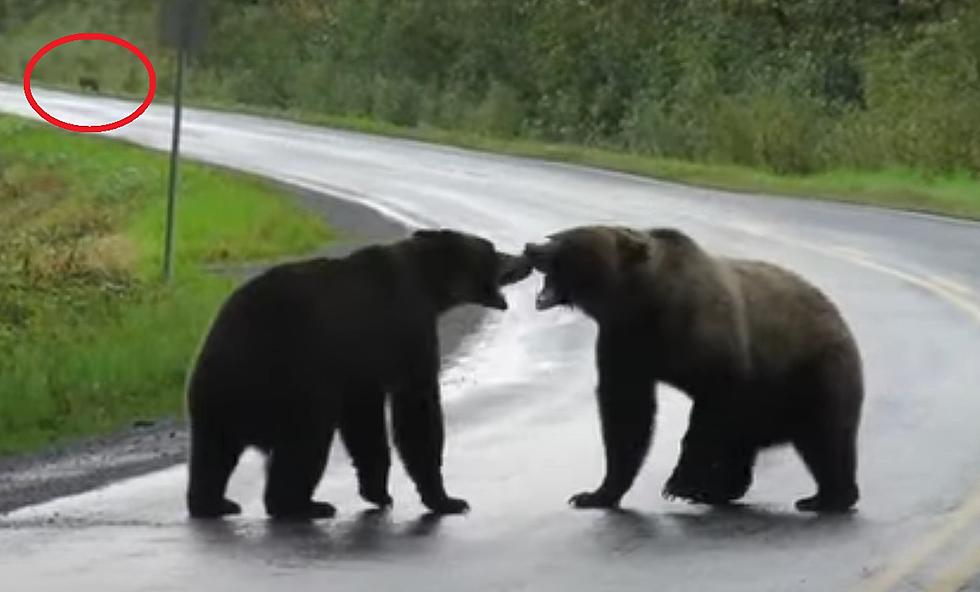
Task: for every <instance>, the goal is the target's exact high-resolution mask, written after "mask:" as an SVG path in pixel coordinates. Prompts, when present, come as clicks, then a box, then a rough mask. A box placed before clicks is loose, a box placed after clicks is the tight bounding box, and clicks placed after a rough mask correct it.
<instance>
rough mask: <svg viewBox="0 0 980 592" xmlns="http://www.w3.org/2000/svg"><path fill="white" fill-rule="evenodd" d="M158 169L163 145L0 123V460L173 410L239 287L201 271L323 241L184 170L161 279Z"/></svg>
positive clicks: (291, 214) (258, 198)
mask: <svg viewBox="0 0 980 592" xmlns="http://www.w3.org/2000/svg"><path fill="white" fill-rule="evenodd" d="M166 172H167V161H166V158H165V157H164V156H163V155H160V154H157V153H153V152H150V151H146V150H142V149H139V148H135V147H131V146H128V145H125V144H121V143H117V142H111V141H107V140H103V139H99V138H93V137H85V136H81V135H79V134H70V133H66V132H61V131H59V130H55V129H52V128H50V127H48V126H41V125H35V124H27V123H25V122H24V121H23V120H19V119H15V118H11V117H0V453H10V452H17V451H23V450H29V449H33V448H36V447H38V446H41V445H45V444H50V443H53V442H59V441H63V440H65V439H70V438H74V437H78V436H83V435H91V434H99V433H105V432H107V431H111V430H114V429H118V428H120V427H122V426H125V425H127V424H128V423H129V422H131V421H133V420H135V419H140V418H155V417H159V416H163V415H172V414H176V413H179V412H180V411H181V407H182V391H183V383H184V377H185V373H186V370H187V367H188V364H189V363H190V361H191V359H192V357H193V353H194V350H195V348H196V346H197V344H198V343H199V341H200V339H201V337H202V335H203V333H204V331H205V330H206V328H207V324H208V322H209V321H210V319H211V317H212V315H213V314H214V312H215V311H216V309H217V307H218V306H219V305H220V303H221V302H222V300H223V299H224V298H225V296H226V295H227V294H228V292H229V291H230V290H231V288H232V286H233V283H232V282H231V281H230V280H228V279H225V278H219V277H215V276H212V275H209V274H207V273H205V272H203V271H202V266H203V265H204V264H213V263H221V262H234V261H244V260H255V259H264V258H269V257H274V256H278V255H284V254H292V253H301V252H305V251H309V250H312V249H313V248H315V247H317V246H319V245H321V244H323V243H324V242H325V241H327V240H329V239H330V237H331V233H330V230H329V229H328V228H327V227H326V226H325V224H323V223H322V222H321V221H320V220H319V219H318V218H315V217H311V216H309V215H308V214H307V213H306V212H304V211H302V210H301V209H300V208H299V206H297V205H296V204H295V203H294V202H293V201H291V200H290V199H289V197H288V196H286V195H285V194H284V193H283V192H282V190H280V189H277V188H275V187H273V186H271V185H269V184H267V183H265V182H263V181H261V180H258V179H255V178H251V177H246V176H243V175H238V174H234V173H230V172H227V171H222V170H216V169H212V168H208V167H204V166H200V165H195V164H189V165H186V166H185V167H183V168H182V193H181V201H180V205H179V212H178V215H179V218H178V224H177V243H176V244H177V255H178V257H177V274H176V277H175V280H174V282H173V283H172V284H171V285H169V286H168V285H164V284H163V283H162V282H161V281H160V279H159V277H160V267H161V251H162V247H161V243H162V234H163V213H164V207H165V204H164V195H165V187H166Z"/></svg>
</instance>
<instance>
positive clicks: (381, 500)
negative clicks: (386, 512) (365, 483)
mask: <svg viewBox="0 0 980 592" xmlns="http://www.w3.org/2000/svg"><path fill="white" fill-rule="evenodd" d="M360 493H361V498H362V499H363V500H364V501H366V502H367V503H369V504H374V505H376V506H378V507H379V508H390V507H391V506H392V505H393V504H394V503H395V500H393V499H392V498H391V495H390V494H389V493H388V492H387V491H386V490H384V489H374V490H368V489H363V488H362V489H361V491H360Z"/></svg>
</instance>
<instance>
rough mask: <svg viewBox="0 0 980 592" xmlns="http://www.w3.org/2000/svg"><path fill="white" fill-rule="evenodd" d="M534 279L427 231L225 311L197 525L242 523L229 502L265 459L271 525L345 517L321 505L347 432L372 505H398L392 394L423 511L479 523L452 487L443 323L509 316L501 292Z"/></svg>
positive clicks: (287, 270)
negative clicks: (245, 474)
mask: <svg viewBox="0 0 980 592" xmlns="http://www.w3.org/2000/svg"><path fill="white" fill-rule="evenodd" d="M530 272H531V268H530V266H529V265H528V264H527V262H526V260H525V259H523V258H520V257H513V256H510V255H505V254H502V253H498V252H497V251H496V250H495V249H494V247H493V245H492V244H491V243H490V242H489V241H486V240H484V239H481V238H478V237H474V236H470V235H466V234H462V233H458V232H453V231H448V230H441V231H431V230H423V231H418V232H416V233H415V234H414V235H412V236H411V237H410V238H407V239H405V240H403V241H401V242H398V243H395V244H393V245H388V246H372V247H368V248H365V249H362V250H360V251H358V252H355V253H354V254H352V255H350V256H348V257H346V258H343V259H314V260H309V261H303V262H299V263H291V264H285V265H280V266H277V267H274V268H272V269H270V270H268V271H266V272H265V273H263V274H261V275H260V276H258V277H256V278H254V279H252V280H250V281H248V282H246V283H245V284H244V285H242V286H241V287H240V288H239V289H238V290H236V291H235V292H234V293H233V294H232V295H231V296H230V297H229V299H228V300H227V302H226V303H225V304H224V306H223V307H222V309H221V310H220V311H219V313H218V315H217V318H216V319H215V321H214V323H213V326H212V327H211V330H210V332H209V334H208V335H207V337H206V339H205V340H204V343H203V346H202V348H201V351H200V354H199V356H198V359H197V363H196V366H195V367H194V369H193V371H192V373H191V375H190V379H189V382H188V389H187V407H188V414H189V416H190V425H191V451H190V465H189V472H190V480H189V484H188V490H187V506H188V510H189V512H190V514H191V515H192V516H194V517H218V516H221V515H225V514H235V513H238V512H239V511H240V508H239V506H238V504H236V503H235V502H233V501H231V500H228V499H226V498H225V489H226V486H227V483H228V479H229V476H230V475H231V473H232V471H233V469H234V467H235V465H236V464H237V462H238V458H239V456H240V455H241V453H242V452H243V450H244V449H245V448H246V447H249V446H253V447H256V448H258V449H259V450H261V451H263V452H264V453H265V454H266V455H267V456H268V467H267V481H266V488H265V506H266V510H267V512H268V514H269V515H270V516H272V517H276V518H300V519H307V518H324V517H330V516H332V515H333V514H334V508H333V506H331V505H330V504H328V503H325V502H315V501H313V500H312V499H311V498H312V494H313V491H314V489H315V488H316V485H317V483H318V481H319V480H320V476H321V475H322V473H323V469H324V467H325V464H326V461H327V455H328V453H329V451H330V444H331V440H332V438H333V435H334V430H335V428H337V427H339V428H340V433H341V437H342V438H343V440H344V443H345V445H346V447H347V449H348V451H349V452H350V455H351V457H352V459H353V462H354V466H355V468H356V471H357V477H358V483H359V489H360V494H361V496H362V497H363V498H364V499H365V500H367V501H369V502H371V503H373V504H377V505H379V506H387V505H389V504H390V503H391V497H390V496H389V494H388V485H387V482H388V468H389V465H390V457H389V447H388V435H387V429H386V422H385V403H386V399H387V398H388V395H389V394H390V395H391V396H390V404H391V408H392V417H393V428H394V440H395V444H396V446H397V448H398V450H399V452H400V454H401V457H402V460H403V462H404V464H405V468H406V470H407V472H408V474H409V476H410V477H411V478H412V479H413V480H414V482H415V484H416V487H417V489H418V492H419V494H420V495H421V498H422V502H423V503H424V504H425V505H426V506H427V507H428V508H429V509H431V510H432V511H433V512H437V513H455V512H462V511H465V510H466V509H467V504H466V502H465V501H464V500H461V499H455V498H452V497H450V496H449V495H448V494H447V493H446V490H445V489H444V487H443V479H442V472H441V464H442V450H443V418H442V410H441V406H440V399H439V381H438V375H439V364H440V362H439V349H438V337H437V332H436V321H437V317H438V316H439V315H440V314H441V313H443V312H446V311H448V310H449V309H450V308H453V307H455V306H457V305H460V304H464V303H471V304H480V305H483V306H487V307H490V308H495V309H501V310H502V309H506V308H507V302H506V300H504V297H503V295H502V294H501V292H500V286H502V285H505V284H509V283H512V282H515V281H518V280H520V279H523V278H524V277H526V276H527V275H529V274H530Z"/></svg>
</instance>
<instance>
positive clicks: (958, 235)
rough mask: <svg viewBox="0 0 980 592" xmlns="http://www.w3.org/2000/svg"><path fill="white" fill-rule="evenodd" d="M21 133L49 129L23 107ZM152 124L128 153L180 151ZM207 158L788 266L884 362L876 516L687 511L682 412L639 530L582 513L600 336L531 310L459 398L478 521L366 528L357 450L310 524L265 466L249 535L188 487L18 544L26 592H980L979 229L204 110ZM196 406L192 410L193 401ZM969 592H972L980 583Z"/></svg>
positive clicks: (128, 493)
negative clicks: (680, 464) (670, 229)
mask: <svg viewBox="0 0 980 592" xmlns="http://www.w3.org/2000/svg"><path fill="white" fill-rule="evenodd" d="M37 94H38V95H39V99H40V101H41V103H42V104H43V105H44V106H45V107H46V108H48V109H49V110H50V111H52V112H53V113H54V114H55V115H58V116H61V117H63V118H65V119H68V120H71V121H73V122H76V123H96V122H105V121H109V120H113V119H116V118H118V116H119V115H121V114H124V113H126V112H128V111H129V110H131V109H132V107H133V106H132V105H131V104H129V103H127V102H123V101H113V100H104V99H93V98H79V97H75V96H71V95H65V94H60V93H54V92H38V93H37ZM0 111H6V112H11V113H17V114H21V115H30V114H31V112H30V111H29V108H28V107H27V105H26V103H25V101H24V98H23V95H22V94H21V92H20V90H19V89H18V88H16V87H11V86H0ZM169 117H170V112H169V108H167V107H166V106H155V107H153V108H151V109H150V111H149V112H147V114H146V115H145V116H144V117H142V118H141V119H140V120H138V121H137V122H136V123H134V124H133V125H130V126H128V127H126V128H124V129H123V130H119V131H117V132H113V133H112V134H110V135H112V136H114V137H117V138H120V139H124V140H127V141H131V142H135V143H138V144H142V145H146V146H150V147H153V148H159V149H165V148H167V147H168V145H169V126H170V119H169ZM184 147H185V154H186V155H187V156H189V157H192V158H195V159H200V160H203V161H207V162H212V163H217V164H221V165H227V166H230V167H234V168H238V169H242V170H246V171H250V172H253V173H258V174H261V175H266V176H269V177H273V178H276V179H281V180H284V181H288V182H290V183H294V184H299V185H302V186H306V187H309V188H311V189H316V190H320V191H322V192H326V193H331V194H335V195H339V196H341V197H344V198H348V199H351V200H356V201H359V202H363V203H367V204H370V205H371V206H373V207H376V208H378V209H381V210H383V211H384V212H385V213H387V214H389V215H392V216H397V217H400V218H402V219H405V220H408V221H410V222H413V223H416V224H440V225H445V226H452V227H458V228H461V229H465V230H469V231H472V232H476V233H480V234H483V235H486V236H487V237H489V238H491V239H493V240H495V241H497V242H498V244H499V245H501V246H502V247H504V248H509V249H517V248H519V247H520V246H521V245H522V244H523V243H524V242H525V241H528V240H535V239H539V238H540V237H542V236H543V235H545V234H546V233H549V232H551V231H554V230H557V229H560V228H563V227H567V226H570V225H574V224H582V223H592V222H615V223H625V224H630V225H636V226H652V225H674V226H678V227H680V228H682V229H684V230H686V231H687V232H689V233H691V234H692V235H693V236H694V237H695V238H697V239H699V240H700V241H702V242H703V243H704V244H706V245H707V246H708V247H709V248H712V249H715V250H719V251H724V252H725V253H730V254H738V255H743V256H751V257H759V258H764V259H767V260H770V261H774V262H777V263H781V264H785V265H788V266H791V267H793V268H795V269H797V270H799V271H800V272H802V273H803V274H804V275H806V276H807V277H809V278H810V279H812V280H813V281H814V282H815V283H817V284H818V285H820V286H822V287H823V288H824V289H825V290H827V291H828V292H829V293H830V294H831V295H832V297H833V298H834V299H835V300H836V301H837V302H838V303H839V304H840V306H841V308H842V309H843V311H844V314H845V316H846V317H847V318H848V320H849V321H850V322H851V323H852V325H853V328H854V329H855V331H856V334H857V336H858V339H859V342H860V344H861V346H862V349H863V353H864V357H865V361H866V375H867V384H868V394H869V397H868V400H867V405H866V408H865V420H864V424H863V432H862V439H861V459H860V460H861V484H862V490H863V491H862V493H863V499H862V501H861V504H860V506H859V511H858V512H857V513H856V514H853V515H851V516H846V517H838V518H824V519H820V518H813V517H809V516H804V515H801V514H798V513H796V512H795V511H793V510H792V502H793V500H795V499H796V498H798V497H800V496H802V495H804V494H808V493H810V490H811V488H812V484H811V481H810V479H809V477H808V476H807V475H806V473H805V471H804V469H803V468H802V465H801V464H800V462H799V461H798V460H797V459H796V457H795V455H794V454H793V453H792V452H791V451H789V450H781V451H775V452H771V453H768V454H766V455H764V456H763V457H762V458H761V459H760V462H759V464H758V468H757V473H756V479H755V484H754V486H753V488H752V489H751V491H750V493H749V495H748V497H747V498H746V504H747V505H746V506H745V507H744V508H742V509H740V510H729V511H709V510H706V509H704V508H700V507H695V506H689V505H686V504H684V503H680V502H667V501H665V500H663V499H661V497H660V488H661V486H662V483H663V481H664V480H665V479H666V477H667V475H668V472H669V470H670V468H671V467H672V464H673V461H674V460H675V458H676V455H677V449H678V440H679V438H680V435H681V434H682V433H683V430H684V428H685V427H686V424H687V420H686V412H687V409H688V405H687V403H686V401H685V399H684V398H683V397H682V396H680V395H678V394H677V393H675V392H670V391H665V392H662V394H661V412H660V415H659V417H658V421H657V432H656V439H655V443H654V447H653V449H652V452H651V455H650V457H649V459H648V461H647V463H646V465H645V468H644V470H643V472H642V473H641V476H640V478H639V480H638V481H637V483H636V485H635V486H634V487H633V489H632V490H631V492H630V493H629V494H628V496H627V497H626V498H625V499H624V508H625V510H624V511H622V512H615V513H606V512H596V511H573V510H572V509H570V508H568V507H567V506H566V505H565V500H566V499H567V497H568V496H569V495H570V494H572V493H574V492H577V491H580V490H582V489H585V488H590V487H592V486H593V485H595V484H596V483H597V482H598V480H599V478H600V476H601V471H602V456H601V448H600V442H599V436H598V422H597V419H596V415H595V405H594V402H593V397H592V386H593V384H594V382H595V376H594V370H593V362H592V349H591V348H592V341H593V338H594V328H593V327H592V326H591V324H590V323H589V322H588V321H586V320H585V319H583V318H581V317H580V316H578V315H577V314H575V313H572V312H567V311H559V312H551V313H537V312H535V311H534V310H533V308H534V307H533V293H534V291H535V290H536V288H537V283H538V280H537V279H532V280H529V281H526V282H524V283H523V284H520V285H518V286H516V287H514V288H513V289H512V290H511V291H510V293H509V298H510V301H511V310H510V311H509V312H508V313H507V314H503V315H495V316H493V317H491V321H490V323H489V324H488V326H487V327H486V329H485V330H484V331H482V332H481V333H480V334H478V335H476V336H474V337H473V339H472V340H471V341H470V343H469V345H468V346H467V347H466V349H464V352H465V355H463V356H462V357H461V359H460V360H459V362H458V363H457V364H456V365H455V366H453V367H451V368H448V369H447V370H446V372H445V375H444V384H445V397H446V401H447V403H446V405H447V414H448V423H449V438H448V449H447V458H446V474H447V482H448V484H449V485H450V490H451V491H452V492H454V493H456V494H458V495H462V496H464V497H466V498H468V499H469V501H470V502H471V504H472V506H473V511H472V512H471V513H470V514H468V515H467V516H465V517H449V518H445V519H443V520H431V519H427V518H425V517H424V516H423V514H422V508H421V506H420V505H419V503H418V501H417V498H416V496H415V494H414V491H413V489H412V487H411V486H410V484H409V483H408V482H407V481H406V479H405V478H404V476H403V474H402V473H401V469H400V467H398V466H397V464H396V467H395V469H394V472H393V473H394V474H393V478H394V479H393V485H392V488H393V495H394V496H395V500H396V507H395V509H394V510H393V512H391V513H390V514H381V515H379V514H374V513H370V512H364V509H365V508H366V506H365V504H363V503H362V502H361V501H360V500H359V499H358V498H357V497H356V488H355V486H354V482H353V473H352V470H351V469H350V467H349V463H348V461H347V460H346V459H345V458H344V457H343V452H342V447H339V446H338V447H335V448H338V449H341V450H338V452H337V454H336V455H335V456H334V458H333V459H332V461H331V465H330V466H329V467H328V470H327V474H326V476H325V478H324V480H323V482H322V484H321V491H320V495H321V497H322V498H323V499H329V500H331V501H332V502H334V503H336V504H337V505H338V507H339V508H340V515H339V516H338V518H337V519H336V520H334V521H332V522H327V523H323V524H317V525H313V526H297V525H292V526H288V525H285V526H284V525H276V524H270V523H268V522H267V521H266V520H265V519H264V517H263V515H262V509H261V503H260V484H261V463H260V461H259V460H258V459H257V458H255V457H249V458H248V459H246V462H244V463H243V465H242V466H241V468H240V469H239V471H238V472H237V474H236V476H235V477H234V479H233V483H232V495H233V497H235V498H236V499H238V500H240V501H243V502H245V503H244V506H245V514H244V516H243V517H240V518H237V519H233V520H228V521H226V522H223V523H219V524H207V525H205V524H193V523H190V522H188V521H187V520H186V519H185V516H184V509H183V504H182V499H183V488H184V483H185V476H184V468H183V467H175V468H173V469H170V470H166V471H162V472H159V473H154V474H151V475H148V476H145V477H141V478H137V479H133V480H130V481H126V482H121V483H118V484H115V485H113V486H111V487H108V488H106V489H103V490H100V491H95V492H91V493H88V494H84V495H80V496H77V497H73V498H66V499H61V500H57V501H55V502H51V503H47V504H44V505H41V506H36V507H31V508H26V509H23V510H20V511H17V512H15V513H13V514H10V515H8V516H6V517H4V518H3V519H2V520H0V574H3V580H4V588H5V589H10V590H64V589H69V588H71V589H74V590H100V591H105V592H110V591H115V590H126V591H132V590H187V589H208V590H215V591H217V590H235V591H240V590H266V589H270V590H271V589H282V590H286V589H311V588H312V587H313V586H317V589H325V590H326V589H331V590H345V591H353V590H387V589H401V590H426V591H428V590H535V591H537V590H641V589H643V590H645V589H651V590H671V591H675V590H692V591H703V590H745V591H753V592H755V591H760V590H773V591H783V590H814V591H830V590H849V589H857V590H890V589H895V590H918V589H936V590H954V589H957V588H960V589H966V588H968V587H970V586H977V587H980V579H978V577H977V575H976V574H977V572H980V487H978V486H980V481H978V479H980V393H978V392H977V390H978V384H980V363H978V362H980V226H977V225H974V224H969V223H961V222H955V221H949V220H943V219H939V218H933V217H928V216H919V215H912V214H903V213H893V212H886V211H880V210H874V209H868V208H860V207H851V206H844V205H833V204H824V203H816V202H812V203H811V202H805V201H791V200H782V199H775V198H760V197H754V196H745V195H729V194H724V193H721V192H716V191H707V190H700V189H692V188H687V187H681V186H677V185H672V184H665V183H659V182H656V181H650V180H646V179H641V178H637V177H632V176H628V175H622V174H615V173H609V172H603V171H599V170H593V169H588V168H582V167H574V166H566V165H559V164H550V163H545V162H539V161H534V160H525V159H517V158H509V157H501V156H493V155H487V154H482V153H476V152H470V151H464V150H457V149H451V148H444V147H438V146H432V145H427V144H422V143H417V142H409V141H398V140H390V139H383V138H377V137H369V136H364V135H359V134H354V133H347V132H338V131H330V130H325V129H318V128H312V127H306V126H302V125H298V124H293V123H285V122H280V121H273V120H267V119H261V118H255V117H246V116H240V115H234V114H219V113H210V112H204V111H196V110H191V111H189V112H188V113H187V117H186V127H185V135H184ZM174 396H179V393H174ZM971 582H972V583H971Z"/></svg>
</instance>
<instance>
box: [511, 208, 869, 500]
mask: <svg viewBox="0 0 980 592" xmlns="http://www.w3.org/2000/svg"><path fill="white" fill-rule="evenodd" d="M549 239H550V240H549V241H548V242H546V243H543V244H537V245H535V244H530V245H528V246H527V247H526V249H525V256H526V257H527V258H528V259H529V260H530V261H531V263H532V265H533V266H534V267H535V268H536V269H537V270H539V271H541V272H542V273H543V274H544V275H545V281H544V287H543V289H542V291H541V293H540V294H539V296H538V301H537V305H538V308H539V309H547V308H550V307H552V306H557V305H570V306H575V307H578V308H581V309H582V310H583V311H584V312H585V313H586V314H587V315H588V316H590V317H592V318H593V319H595V321H596V322H597V324H598V329H599V336H598V343H597V366H598V374H599V386H598V393H597V395H598V402H599V411H600V418H601V425H602V434H603V440H604V443H605V449H606V476H605V479H604V480H603V482H602V484H601V485H600V486H599V487H598V489H596V490H595V491H593V492H591V493H583V494H579V495H576V496H574V497H573V498H572V499H571V502H572V503H573V505H575V506H578V507H613V506H616V505H617V504H618V503H619V500H620V498H621V497H622V496H623V495H624V494H625V493H626V491H627V490H628V489H629V488H630V486H631V485H632V483H633V480H634V478H635V477H636V474H637V472H638V471H639V468H640V465H641V464H642V462H643V459H644V457H645V455H646V453H647V450H648V448H649V445H650V438H651V432H652V418H653V415H654V413H655V412H656V400H655V396H654V390H653V386H654V385H655V384H656V383H657V382H664V383H666V384H669V385H671V386H674V387H676V388H677V389H678V390H680V391H682V392H684V393H686V394H687V395H688V396H689V397H690V398H691V400H692V411H691V418H690V424H689V427H688V431H687V433H686V435H685V436H684V440H683V444H682V450H681V455H680V459H679V460H678V463H677V467H676V468H675V470H674V472H673V474H672V475H671V477H670V479H669V480H668V482H667V484H666V486H665V488H664V495H665V496H667V497H679V498H685V499H688V500H690V501H694V502H701V503H711V504H721V503H727V502H730V501H732V500H735V499H738V498H740V497H741V496H742V495H744V494H745V492H746V491H747V490H748V487H749V485H750V483H751V480H752V467H753V463H754V461H755V456H756V453H757V452H758V451H759V449H761V448H764V447H768V446H772V445H776V444H781V443H791V444H793V445H794V446H795V448H796V450H797V451H798V452H799V454H800V456H801V457H802V459H803V462H804V463H805V464H806V466H807V468H808V469H809V471H810V473H811V474H812V475H813V478H814V479H815V481H816V482H817V493H816V494H815V495H813V496H811V497H808V498H806V499H801V500H799V501H798V502H797V508H799V509H800V510H802V511H844V510H847V509H849V508H851V507H852V506H853V505H854V504H855V503H856V502H857V499H858V486H857V482H856V469H857V461H856V440H857V432H858V424H859V421H860V415H861V404H862V399H863V379H862V369H861V359H860V355H859V352H858V348H857V345H856V344H855V341H854V338H853V337H852V335H851V332H850V331H849V329H848V327H847V325H846V324H845V322H844V320H843V319H842V318H841V316H840V314H839V312H838V310H837V308H836V307H835V306H834V305H833V304H832V303H831V302H830V300H828V299H827V298H826V297H825V296H824V295H823V294H822V293H821V292H820V291H819V290H818V289H817V288H815V287H813V286H812V285H811V284H809V283H807V282H806V281H805V280H803V279H802V278H800V277H799V276H797V275H796V274H794V273H792V272H789V271H787V270H785V269H782V268H779V267H776V266H774V265H770V264H767V263H763V262H759V261H748V260H741V259H728V258H722V257H713V256H711V255H709V254H708V253H706V252H705V251H704V250H702V249H701V248H700V247H699V245H698V244H696V243H695V241H694V240H692V239H691V238H690V237H688V236H687V235H685V234H683V233H681V232H680V231H677V230H674V229H655V230H650V231H644V232H641V231H636V230H632V229H628V228H622V227H601V226H589V227H580V228H574V229H571V230H567V231H564V232H561V233H558V234H555V235H552V236H550V237H549Z"/></svg>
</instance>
